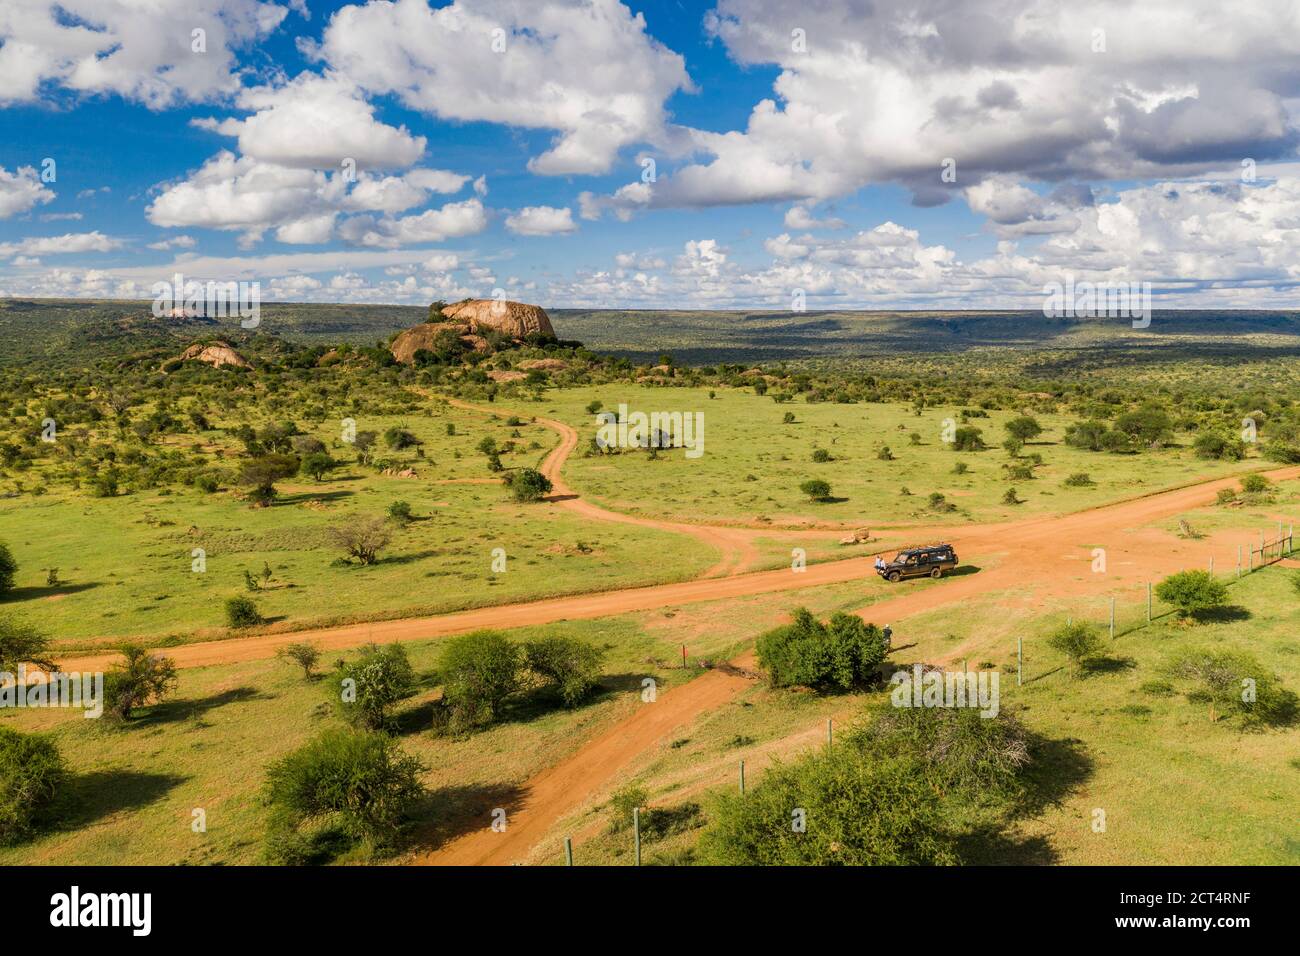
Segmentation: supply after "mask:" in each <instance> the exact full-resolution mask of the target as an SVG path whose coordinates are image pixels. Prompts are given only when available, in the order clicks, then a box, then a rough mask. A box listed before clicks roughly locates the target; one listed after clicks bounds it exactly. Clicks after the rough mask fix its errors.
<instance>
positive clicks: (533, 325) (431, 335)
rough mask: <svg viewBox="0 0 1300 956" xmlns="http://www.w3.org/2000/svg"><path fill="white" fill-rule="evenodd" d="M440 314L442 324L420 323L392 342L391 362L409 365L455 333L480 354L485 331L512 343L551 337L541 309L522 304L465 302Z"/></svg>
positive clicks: (495, 301)
mask: <svg viewBox="0 0 1300 956" xmlns="http://www.w3.org/2000/svg"><path fill="white" fill-rule="evenodd" d="M442 314H443V316H444V318H445V319H446V321H443V322H423V323H421V324H420V325H417V326H414V327H412V328H409V329H407V330H406V331H405V332H403V333H402V334H401V335H399V336H397V338H395V339H393V344H392V345H390V346H389V349H390V350H391V351H392V353H393V358H395V359H397V361H399V362H402V363H404V364H406V365H411V364H413V363H414V362H415V353H416V352H418V351H420V349H427V350H429V351H433V344H434V342H435V341H436V340H437V338H438V337H439V335H440V334H441V333H443V332H455V333H456V334H457V335H458V336H460V340H461V341H462V342H463V343H465V345H467V346H468V347H470V348H472V349H475V350H476V351H480V352H482V351H486V350H487V348H488V343H487V339H485V338H484V337H483V333H485V332H487V331H488V330H489V329H492V330H494V331H496V332H499V333H502V334H504V335H508V336H509V337H510V338H512V339H522V338H524V337H525V336H528V335H533V334H535V333H541V334H543V335H550V336H554V335H555V330H554V329H553V328H551V320H550V318H549V317H548V316H547V314H546V311H545V310H544V309H543V308H542V307H541V306H537V305H529V304H527V303H526V302H505V301H502V300H498V299H466V300H465V301H464V302H457V303H456V304H455V305H448V306H444V307H443V310H442Z"/></svg>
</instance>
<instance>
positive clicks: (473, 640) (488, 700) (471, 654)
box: [438, 631, 524, 734]
mask: <svg viewBox="0 0 1300 956" xmlns="http://www.w3.org/2000/svg"><path fill="white" fill-rule="evenodd" d="M523 663H524V661H523V649H522V648H521V647H520V646H519V645H517V644H514V643H512V642H511V641H509V640H507V639H506V638H505V637H503V636H502V635H500V634H498V633H496V632H495V631H475V632H474V633H472V634H463V635H461V636H459V637H453V638H452V639H451V640H449V641H447V646H446V649H445V650H444V651H443V654H442V660H441V661H440V663H439V668H438V673H439V677H440V678H441V680H442V685H443V691H442V707H443V716H444V718H445V722H446V726H447V729H448V730H449V731H451V732H452V733H457V734H458V733H464V732H465V731H468V730H470V729H472V728H475V727H483V726H486V725H488V724H490V723H492V722H493V721H494V720H496V719H497V717H499V716H500V712H501V708H502V706H503V705H504V704H505V701H506V698H507V697H509V696H510V695H511V694H513V693H514V692H515V691H517V690H518V689H519V687H520V679H521V676H522V669H523Z"/></svg>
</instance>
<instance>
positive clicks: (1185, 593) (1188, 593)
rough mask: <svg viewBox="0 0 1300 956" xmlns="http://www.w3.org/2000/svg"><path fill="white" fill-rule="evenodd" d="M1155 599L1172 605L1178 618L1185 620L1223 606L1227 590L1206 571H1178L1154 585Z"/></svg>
mask: <svg viewBox="0 0 1300 956" xmlns="http://www.w3.org/2000/svg"><path fill="white" fill-rule="evenodd" d="M1156 597H1158V598H1160V600H1162V601H1164V602H1165V603H1166V604H1172V605H1173V606H1174V607H1175V608H1176V609H1177V610H1178V616H1179V617H1180V618H1183V619H1185V620H1187V619H1195V618H1196V617H1199V616H1201V615H1203V614H1204V613H1205V612H1206V611H1211V610H1213V609H1214V608H1218V607H1222V606H1223V605H1225V604H1226V603H1227V602H1228V588H1227V585H1225V584H1224V583H1223V582H1222V581H1217V580H1215V579H1214V578H1213V577H1211V575H1210V572H1208V571H1179V572H1178V573H1177V574H1171V575H1170V576H1169V577H1167V578H1165V579H1164V580H1163V581H1161V582H1160V583H1159V584H1157V585H1156Z"/></svg>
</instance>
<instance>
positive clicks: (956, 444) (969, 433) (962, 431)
mask: <svg viewBox="0 0 1300 956" xmlns="http://www.w3.org/2000/svg"><path fill="white" fill-rule="evenodd" d="M986 447H988V446H987V445H985V444H984V432H983V431H981V430H980V429H978V428H976V427H975V426H974V425H965V426H963V427H961V428H958V429H957V431H956V432H954V433H953V438H952V448H953V451H983V450H984V449H985V448H986Z"/></svg>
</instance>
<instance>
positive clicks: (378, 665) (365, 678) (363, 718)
mask: <svg viewBox="0 0 1300 956" xmlns="http://www.w3.org/2000/svg"><path fill="white" fill-rule="evenodd" d="M415 683H416V682H415V670H414V669H413V668H412V667H411V661H410V658H408V657H407V656H406V650H405V649H404V648H403V647H402V645H401V644H385V645H383V646H380V645H378V644H367V645H366V646H365V647H363V648H362V649H361V652H360V653H359V654H358V655H357V656H356V657H354V658H353V659H351V660H344V661H340V662H339V664H338V667H337V668H336V669H335V672H334V678H333V680H332V681H331V690H332V691H333V693H334V694H335V699H336V700H337V701H338V703H339V706H340V708H341V710H342V712H343V716H344V719H346V720H347V721H348V723H350V724H352V725H354V726H357V727H363V728H365V729H367V730H382V729H384V728H386V727H387V726H388V724H389V721H390V715H391V710H392V708H393V706H394V705H395V704H396V703H397V702H398V701H400V700H404V699H405V698H407V697H410V696H411V694H413V693H414V692H415Z"/></svg>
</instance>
